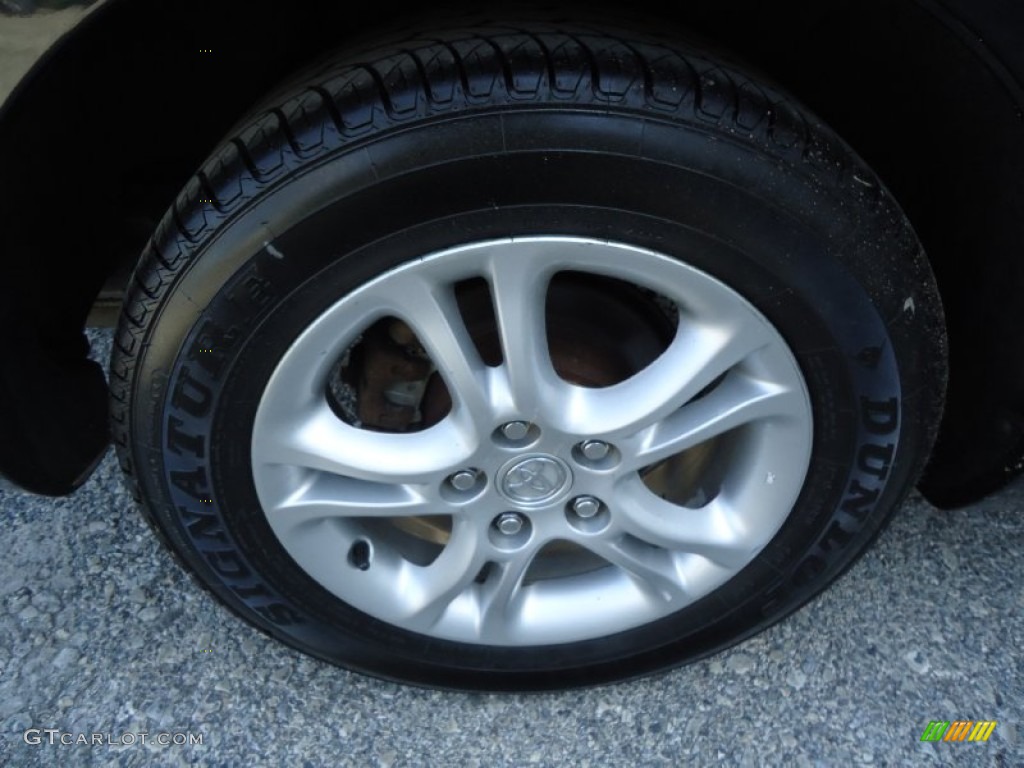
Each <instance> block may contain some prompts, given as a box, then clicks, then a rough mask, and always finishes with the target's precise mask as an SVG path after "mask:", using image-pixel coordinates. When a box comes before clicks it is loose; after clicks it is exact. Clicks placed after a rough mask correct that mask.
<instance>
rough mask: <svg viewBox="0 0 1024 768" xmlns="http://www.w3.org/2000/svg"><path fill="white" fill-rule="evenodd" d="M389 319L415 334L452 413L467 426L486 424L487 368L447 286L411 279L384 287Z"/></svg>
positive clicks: (488, 408) (410, 277) (440, 283)
mask: <svg viewBox="0 0 1024 768" xmlns="http://www.w3.org/2000/svg"><path fill="white" fill-rule="evenodd" d="M388 293H389V294H390V299H391V300H392V301H394V300H395V298H396V297H397V298H398V299H400V301H399V302H397V303H396V304H395V314H396V315H398V316H399V317H400V318H401V319H402V320H403V321H405V322H406V323H407V324H408V325H409V326H410V327H411V328H412V330H413V331H414V332H415V334H416V337H417V338H418V339H419V341H420V343H421V344H422V345H423V348H424V349H425V350H426V352H427V355H428V356H429V357H430V359H431V360H432V361H433V363H434V365H435V367H436V368H437V370H438V372H439V373H440V374H441V377H442V378H443V379H444V381H445V384H446V385H447V387H448V392H449V394H450V395H451V397H452V403H453V407H454V408H455V410H456V411H457V412H458V411H460V410H461V411H464V412H465V413H466V415H467V416H468V417H469V419H470V421H471V423H472V424H477V425H483V424H487V423H489V422H490V421H491V415H492V408H491V405H490V403H489V401H488V397H487V394H486V392H487V389H486V375H487V373H486V372H487V366H486V365H485V364H484V362H483V360H482V359H481V358H480V354H479V352H477V349H476V346H475V345H474V344H473V340H472V338H471V337H470V335H469V331H468V330H467V329H466V325H465V323H464V322H463V320H462V314H461V312H460V310H459V306H458V303H457V301H456V299H455V294H454V291H453V290H452V287H451V285H449V284H446V283H443V282H433V281H430V280H428V279H427V278H426V277H423V278H420V277H418V276H416V275H406V276H403V279H402V280H401V281H398V282H397V284H392V285H389V286H388Z"/></svg>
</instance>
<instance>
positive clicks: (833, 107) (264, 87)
mask: <svg viewBox="0 0 1024 768" xmlns="http://www.w3.org/2000/svg"><path fill="white" fill-rule="evenodd" d="M645 5H647V6H649V7H645ZM677 5H678V6H679V7H677V8H675V9H674V10H673V11H672V13H673V14H674V16H673V17H672V18H666V16H665V14H666V11H665V10H664V8H663V6H662V5H660V4H656V3H654V2H653V1H651V0H641V2H640V3H639V5H637V4H634V5H633V6H632V9H631V13H632V14H633V18H632V19H631V20H627V21H624V22H622V23H627V24H630V25H636V24H643V25H648V26H649V25H650V24H651V22H652V21H655V20H656V21H657V25H658V28H659V29H661V30H662V31H663V33H664V32H665V31H666V30H671V29H673V28H677V29H680V30H685V31H686V32H685V34H687V35H691V34H696V35H697V36H699V37H700V38H702V39H704V40H706V41H708V42H709V43H710V44H711V45H712V46H716V47H720V48H722V49H723V50H726V51H730V52H731V55H736V56H739V57H742V58H743V59H745V60H747V61H748V62H749V63H750V64H751V65H753V66H755V67H757V68H759V69H760V70H762V71H763V72H765V73H767V74H768V75H769V76H770V77H772V78H774V79H775V80H777V81H778V82H780V83H782V84H783V85H784V86H785V87H786V88H787V89H788V90H790V91H791V92H793V93H794V94H795V95H796V96H797V97H798V98H800V99H801V100H802V101H803V102H804V103H805V104H807V105H809V106H810V107H811V108H812V109H814V110H815V111H817V112H818V113H819V114H820V115H821V116H822V117H823V118H824V119H825V120H826V121H827V122H829V123H830V124H831V125H832V126H833V127H834V128H835V129H836V130H837V132H838V133H839V134H840V135H841V136H843V137H844V138H846V140H847V141H849V142H850V143H851V144H852V145H853V146H854V148H855V149H856V150H857V151H858V152H859V153H860V154H861V155H862V156H863V157H865V159H866V160H867V161H868V162H869V163H870V164H871V165H872V166H873V167H874V168H875V169H876V170H877V171H878V172H879V174H880V175H881V177H882V178H883V179H884V180H885V182H886V183H887V184H888V185H889V187H890V188H891V189H892V190H893V192H894V194H895V195H896V197H897V199H898V200H899V201H900V202H901V204H902V206H903V207H904V209H905V210H906V212H907V213H908V215H909V217H910V219H911V221H912V223H913V224H914V226H915V228H916V229H917V231H918V234H919V235H920V237H921V239H922V241H923V243H924V245H925V248H926V250H927V252H928V254H929V258H930V259H931V261H932V264H933V267H934V269H935V272H936V275H937V278H938V281H939V287H940V290H941V292H942V295H943V300H944V303H945V306H946V310H947V314H948V318H947V319H948V326H949V332H950V352H951V369H952V375H951V382H950V394H949V400H948V409H947V415H946V417H945V421H944V425H943V429H942V433H941V436H940V441H939V444H938V446H937V449H936V453H935V455H934V457H933V462H932V469H931V471H930V472H929V474H928V475H927V476H926V479H925V483H924V489H925V490H926V493H927V494H928V495H929V497H930V498H932V500H933V501H936V502H938V503H945V504H956V503H960V502H962V501H965V500H967V499H968V498H970V497H971V496H973V495H977V494H979V493H983V492H985V491H987V490H990V489H991V488H992V487H995V485H996V484H998V482H999V481H1000V480H1002V479H1003V478H1005V477H1008V476H1009V473H1010V471H1011V470H1012V468H1013V465H1014V464H1015V462H1017V461H1018V460H1019V458H1020V456H1021V455H1022V453H1024V451H1022V450H1021V449H1022V447H1024V417H1022V410H1024V407H1022V403H1024V363H1022V362H1021V361H1022V360H1024V354H1022V353H1024V349H1022V347H1024V340H1022V334H1021V333H1020V331H1019V329H1020V328H1021V327H1024V302H1020V301H1019V300H1018V298H1017V294H1018V293H1019V291H1020V289H1021V288H1022V287H1024V260H1022V259H1020V258H1019V250H1018V249H1019V246H1020V244H1021V243H1022V242H1024V216H1021V215H1020V213H1019V212H1020V210H1021V208H1022V205H1024V187H1022V185H1021V183H1020V181H1019V180H1020V179H1021V178H1024V141H1021V139H1020V130H1021V104H1022V103H1024V98H1021V89H1020V87H1019V85H1018V84H1017V82H1016V80H1014V77H1013V71H1014V69H1016V71H1017V72H1021V73H1024V61H1022V60H1021V59H1022V58H1024V57H1022V55H1021V54H1019V53H1015V50H1016V49H1014V51H1009V50H1007V51H1001V52H1000V53H1001V54H1002V55H1003V57H1004V62H1003V63H1000V62H999V60H998V58H997V57H996V56H994V55H993V54H992V53H991V52H990V51H989V49H988V47H986V44H984V43H981V44H979V43H978V35H977V34H975V32H976V31H977V30H978V29H979V28H985V26H986V25H990V26H991V29H992V34H993V36H994V38H998V34H999V30H1001V29H1002V30H1005V29H1006V28H1010V29H1013V28H1014V27H1013V24H1016V27H1015V29H1016V30H1018V31H1020V30H1024V14H1022V13H1021V12H1019V11H1012V12H1011V11H1007V10H1006V9H1005V8H1001V4H1000V3H999V2H998V1H997V0H984V2H976V3H971V2H969V0H956V2H952V0H951V2H949V3H947V4H946V5H940V4H939V3H937V2H934V1H933V0H904V2H900V3H890V2H885V1H883V0H874V1H872V2H862V1H856V0H837V2H832V3H818V2H813V1H812V0H779V1H778V2H774V3H770V4H766V3H762V2H755V0H725V1H724V2H716V3H700V4H689V3H687V4H677ZM947 5H948V6H956V7H954V8H953V10H952V12H951V11H950V10H949V8H947ZM961 6H962V7H961ZM965 9H970V10H965ZM986 9H988V10H986ZM997 11H998V13H1003V14H1004V16H1005V14H1007V13H1012V14H1013V15H1014V18H1011V19H1006V18H1004V17H1000V16H999V15H998V13H997ZM448 12H451V13H461V15H462V18H463V19H465V17H466V14H469V16H470V20H474V19H479V20H481V21H484V20H491V21H503V20H510V19H509V17H510V16H514V15H515V14H514V12H512V11H510V10H509V9H508V7H507V6H505V5H503V4H495V5H494V6H493V7H491V8H487V7H486V6H482V5H481V4H479V3H470V2H469V0H465V9H463V10H461V11H460V9H459V8H458V6H457V5H455V6H450V7H449V8H448V9H446V13H448ZM533 12H534V11H533V10H530V11H525V12H524V13H527V14H529V13H533ZM607 12H608V13H613V14H616V15H617V16H619V17H621V10H619V11H618V12H616V9H615V8H614V7H609V8H608V9H607ZM544 13H545V14H546V15H548V16H551V15H554V16H556V17H557V16H559V15H561V16H564V17H566V18H578V16H579V14H577V13H575V12H574V11H573V10H571V9H562V8H547V9H545V10H544ZM597 13H600V11H598V10H595V9H594V8H593V7H592V6H590V7H588V9H587V11H585V12H584V14H585V16H588V17H593V16H594V15H595V14H597ZM968 13H970V14H971V17H970V19H968V20H966V21H965V20H962V19H965V17H966V14H968ZM438 16H440V14H439V13H433V14H432V18H431V19H429V20H428V21H423V20H416V19H411V18H410V19H398V20H396V19H392V18H381V15H380V14H379V13H377V12H376V9H375V8H374V7H373V6H371V5H365V6H359V5H356V6H353V5H352V4H344V5H342V4H338V3H335V2H333V1H332V0H309V1H308V2H304V3H281V2H274V1H272V0H221V2H217V3H208V2H201V0H168V1H167V2H162V3H145V2H141V1H140V0H108V2H106V3H105V4H104V5H103V6H101V7H100V8H98V9H96V11H95V12H94V13H93V14H91V15H90V17H89V18H88V19H87V20H86V22H85V23H83V24H82V25H81V26H80V27H79V28H78V29H77V30H76V31H75V33H74V34H72V35H71V36H70V37H69V38H67V39H66V40H65V41H64V42H63V43H62V44H61V45H60V47H59V48H58V49H56V50H55V51H54V52H53V54H52V55H51V56H49V57H48V60H47V61H46V62H45V63H44V64H43V65H41V66H40V67H37V69H36V70H35V71H34V72H33V74H32V75H31V76H30V79H29V80H28V81H26V83H25V84H23V86H22V87H21V88H20V89H19V90H18V92H17V93H16V94H15V96H14V97H12V99H11V100H10V101H9V103H8V104H7V106H6V107H5V109H4V111H3V113H2V114H0V167H4V168H5V169H8V171H7V173H5V174H4V175H5V177H6V178H15V179H17V180H18V183H17V185H16V186H12V185H10V184H4V185H2V186H0V217H2V219H0V220H2V222H3V226H2V228H0V238H2V240H0V244H2V246H3V251H4V253H5V256H6V258H5V263H4V265H3V266H2V267H0V273H2V274H0V277H3V278H4V281H6V282H7V284H8V285H9V286H17V296H15V297H14V298H12V301H11V303H10V307H14V308H16V312H15V310H14V309H9V310H8V312H9V314H10V315H12V316H13V315H15V314H16V315H17V319H16V321H15V322H14V328H16V329H17V328H19V327H21V328H26V327H30V328H31V333H27V334H26V338H27V339H29V341H28V342H27V343H31V344H35V345H38V346H39V348H40V349H42V350H45V351H47V353H48V354H53V355H61V354H80V351H79V350H77V349H74V344H73V342H69V338H71V337H75V338H77V337H79V336H80V331H81V328H82V325H83V323H84V320H85V316H86V313H87V312H88V310H89V307H90V305H91V304H92V303H93V301H94V299H95V298H96V296H97V294H98V292H99V291H100V288H101V286H102V284H103V282H104V280H105V279H106V278H107V277H108V276H109V275H110V274H112V273H114V272H115V270H116V269H117V267H118V265H119V264H132V263H134V259H135V258H136V257H137V255H138V254H139V253H140V251H141V250H142V246H143V244H144V243H145V241H146V239H147V237H148V235H149V234H150V233H151V232H152V230H153V229H154V228H155V226H156V223H157V221H158V220H159V218H160V217H161V216H162V215H163V213H164V211H165V210H166V209H167V207H168V206H169V204H170V203H171V201H172V200H173V199H174V196H175V195H176V193H177V191H178V190H179V189H180V188H181V187H182V186H183V185H184V183H185V182H186V181H187V180H188V178H189V176H190V175H191V174H192V173H193V171H194V170H195V169H196V168H197V167H198V165H199V164H200V162H201V161H202V159H203V158H204V157H205V155H206V154H208V152H209V151H210V150H211V149H212V148H213V147H214V146H215V145H216V144H217V143H218V142H219V141H220V140H221V139H222V138H223V137H224V136H225V134H226V133H227V132H228V131H229V130H230V128H231V126H232V125H233V124H234V122H235V121H236V120H237V119H238V118H239V117H240V116H241V115H242V114H244V113H245V112H246V111H247V110H248V109H250V108H251V107H252V105H253V104H255V103H257V102H259V101H260V100H261V98H263V97H265V95H266V93H267V92H268V91H270V90H272V89H273V88H274V86H275V84H276V83H277V82H278V81H280V80H281V79H282V78H283V77H284V76H285V75H287V74H288V73H290V72H293V71H294V70H296V69H298V68H301V67H303V66H306V65H309V64H311V63H312V62H315V61H316V60H317V59H318V58H319V57H321V56H322V55H324V54H325V53H327V52H329V51H330V50H332V49H334V48H337V47H341V46H346V45H352V44H354V41H356V40H358V39H359V38H361V37H365V36H371V37H372V33H373V32H374V31H375V30H377V29H382V28H385V27H390V28H391V29H394V27H395V25H396V24H400V25H401V26H402V27H404V28H407V29H409V30H415V29H417V28H418V27H419V26H420V25H421V24H423V23H430V24H432V25H434V26H437V25H438V24H439V21H438ZM637 19H642V21H637ZM668 34H671V32H669V33H668ZM1006 39H1008V40H1010V41H1011V42H1012V40H1013V37H1012V35H1011V36H1009V37H1007V38H1006ZM993 44H994V45H996V46H997V47H998V45H999V40H998V39H995V42H994V43H993ZM1010 47H1013V46H1012V45H1008V46H1007V48H1008V49H1009V48H1010ZM1014 57H1016V58H1017V60H1016V61H1014V60H1013V59H1014ZM1007 59H1008V60H1007ZM0 282H3V281H0ZM12 294H13V292H12ZM979 297H983V298H979ZM19 324H20V325H19ZM44 412H45V411H44V404H40V410H39V413H40V415H39V416H38V418H45V416H43V415H42V414H43V413H44Z"/></svg>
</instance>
